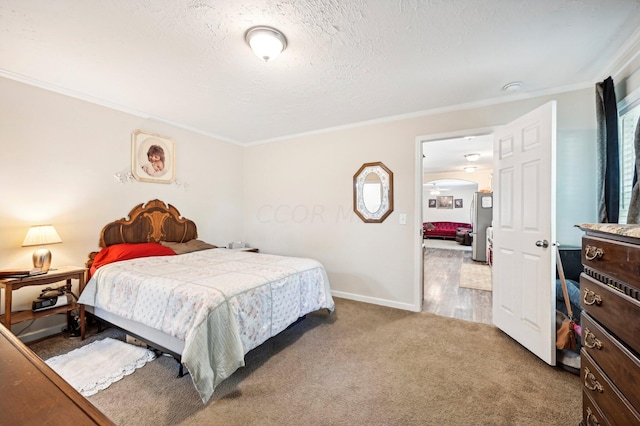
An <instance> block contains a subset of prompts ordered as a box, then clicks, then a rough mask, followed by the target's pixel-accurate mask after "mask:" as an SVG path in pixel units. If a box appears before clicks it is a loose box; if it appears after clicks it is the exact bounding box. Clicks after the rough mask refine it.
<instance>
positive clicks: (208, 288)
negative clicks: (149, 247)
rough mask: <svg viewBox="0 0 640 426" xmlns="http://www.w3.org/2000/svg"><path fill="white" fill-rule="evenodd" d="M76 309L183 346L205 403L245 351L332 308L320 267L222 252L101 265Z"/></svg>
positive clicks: (185, 361)
mask: <svg viewBox="0 0 640 426" xmlns="http://www.w3.org/2000/svg"><path fill="white" fill-rule="evenodd" d="M79 302H80V303H84V304H86V305H91V306H95V307H98V308H101V309H104V310H105V311H108V312H111V313H113V314H116V315H119V316H121V317H123V318H126V319H130V320H134V321H138V322H140V323H143V324H145V325H147V326H150V327H153V328H155V329H158V330H160V331H162V332H164V333H166V334H169V335H171V336H174V337H177V338H179V339H181V340H184V341H185V347H184V351H183V353H182V362H183V364H184V365H185V366H186V367H187V368H188V369H189V373H190V375H191V377H192V380H193V383H194V385H195V387H196V389H197V390H198V392H199V394H200V397H201V398H202V401H203V402H206V401H208V400H209V398H210V397H211V395H212V394H213V391H214V389H215V387H216V386H217V385H218V384H219V383H220V382H222V381H223V380H224V379H226V378H227V377H229V376H230V375H231V374H232V373H233V372H234V371H235V370H237V369H238V368H239V367H242V366H244V355H245V354H246V353H247V352H248V351H250V350H251V349H253V348H255V347H256V346H258V345H260V344H261V343H263V342H264V341H265V340H267V339H268V338H270V337H272V336H275V335H276V334H278V333H279V332H281V331H282V330H284V329H285V328H287V327H288V326H289V325H290V324H292V323H293V322H295V321H296V320H297V319H298V318H299V317H301V316H303V315H305V314H307V313H310V312H313V311H317V310H319V309H323V308H326V309H328V310H330V311H333V309H334V303H333V299H332V298H331V293H330V289H329V280H328V278H327V274H326V272H325V270H324V268H323V266H322V265H321V264H320V263H319V262H318V261H316V260H312V259H303V258H294V257H283V256H275V255H267V254H258V253H248V252H237V251H230V250H225V249H211V250H203V251H198V252H193V253H188V254H182V255H176V256H160V257H147V258H140V259H134V260H126V261H121V262H115V263H112V264H109V265H105V266H103V267H101V268H99V269H98V270H97V271H96V273H95V275H94V276H93V277H92V278H91V280H89V282H88V283H87V287H86V288H85V290H84V291H83V292H82V295H81V296H80V300H79Z"/></svg>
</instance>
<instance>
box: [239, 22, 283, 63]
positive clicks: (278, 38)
mask: <svg viewBox="0 0 640 426" xmlns="http://www.w3.org/2000/svg"><path fill="white" fill-rule="evenodd" d="M245 40H246V41H247V44H248V45H249V46H250V47H251V50H253V53H255V54H256V56H257V57H258V58H260V59H262V60H263V61H265V62H269V61H271V60H273V59H275V58H276V57H277V56H278V55H280V53H282V51H283V50H284V49H286V47H287V39H286V37H285V36H284V34H282V33H281V32H280V31H278V30H276V29H275V28H271V27H264V26H260V27H253V28H249V29H248V30H247V33H246V34H245Z"/></svg>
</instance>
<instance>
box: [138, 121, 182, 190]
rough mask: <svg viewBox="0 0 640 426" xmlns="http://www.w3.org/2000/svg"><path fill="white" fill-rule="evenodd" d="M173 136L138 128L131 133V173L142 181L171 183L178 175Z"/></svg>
mask: <svg viewBox="0 0 640 426" xmlns="http://www.w3.org/2000/svg"><path fill="white" fill-rule="evenodd" d="M175 159H176V144H175V141H174V140H173V139H172V138H169V137H167V136H160V135H157V134H155V133H147V132H144V131H142V130H136V131H135V132H133V134H132V135H131V173H132V174H133V176H134V177H135V178H136V179H137V180H139V181H141V182H156V183H171V182H173V180H174V179H175V176H176V167H175Z"/></svg>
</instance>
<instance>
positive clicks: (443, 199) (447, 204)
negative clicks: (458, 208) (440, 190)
mask: <svg viewBox="0 0 640 426" xmlns="http://www.w3.org/2000/svg"><path fill="white" fill-rule="evenodd" d="M436 206H437V208H439V209H452V208H453V196H451V195H441V196H439V197H436Z"/></svg>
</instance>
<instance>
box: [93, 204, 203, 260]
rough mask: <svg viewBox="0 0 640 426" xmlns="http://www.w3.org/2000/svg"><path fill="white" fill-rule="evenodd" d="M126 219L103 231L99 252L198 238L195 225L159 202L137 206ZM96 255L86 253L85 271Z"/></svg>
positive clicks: (111, 224) (170, 207)
mask: <svg viewBox="0 0 640 426" xmlns="http://www.w3.org/2000/svg"><path fill="white" fill-rule="evenodd" d="M128 217H129V218H128V219H127V218H125V217H123V218H122V219H118V220H115V221H113V222H111V223H108V224H107V225H105V227H104V228H102V231H100V242H99V244H98V245H99V247H100V248H104V247H108V246H111V245H113V244H121V243H151V242H155V243H159V242H160V241H169V242H177V243H184V242H187V241H189V240H192V239H194V238H197V237H198V230H197V227H196V224H195V222H193V221H192V220H189V219H185V218H183V217H182V216H181V215H180V212H179V211H178V209H176V208H175V207H174V206H172V205H171V204H166V203H165V202H164V201H160V200H158V199H156V200H151V201H149V202H147V203H146V204H145V203H142V204H138V205H137V206H135V207H134V208H133V209H132V210H131V211H130V212H129V216H128ZM97 254H98V252H97V251H94V252H91V253H89V258H88V260H87V262H86V267H87V268H91V265H93V260H94V259H95V257H96V255H97Z"/></svg>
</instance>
